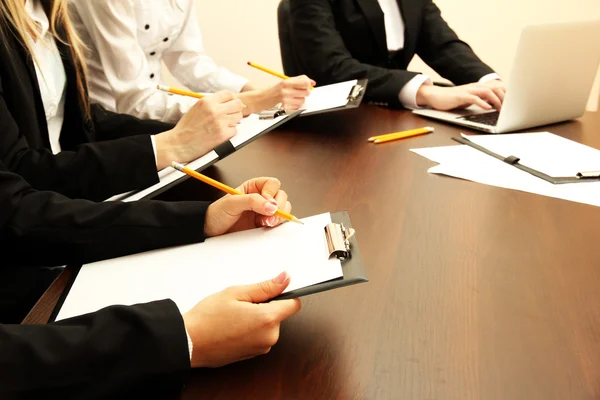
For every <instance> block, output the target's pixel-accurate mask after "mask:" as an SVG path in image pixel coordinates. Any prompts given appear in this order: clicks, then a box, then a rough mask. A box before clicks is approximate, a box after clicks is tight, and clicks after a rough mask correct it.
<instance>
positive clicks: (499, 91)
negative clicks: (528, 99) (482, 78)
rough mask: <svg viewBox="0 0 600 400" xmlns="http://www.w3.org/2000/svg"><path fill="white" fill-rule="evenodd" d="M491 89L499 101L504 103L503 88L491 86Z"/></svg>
mask: <svg viewBox="0 0 600 400" xmlns="http://www.w3.org/2000/svg"><path fill="white" fill-rule="evenodd" d="M492 90H493V91H494V93H496V96H498V98H499V99H500V102H501V103H504V95H505V94H506V92H505V91H504V89H503V88H501V87H494V88H492Z"/></svg>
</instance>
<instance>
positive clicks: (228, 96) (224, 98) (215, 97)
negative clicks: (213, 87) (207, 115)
mask: <svg viewBox="0 0 600 400" xmlns="http://www.w3.org/2000/svg"><path fill="white" fill-rule="evenodd" d="M207 98H208V99H210V100H211V101H215V102H217V103H226V102H228V101H231V100H234V99H235V98H236V96H235V94H234V93H233V92H231V91H229V90H221V91H220V92H217V93H215V94H212V95H210V96H208V97H207Z"/></svg>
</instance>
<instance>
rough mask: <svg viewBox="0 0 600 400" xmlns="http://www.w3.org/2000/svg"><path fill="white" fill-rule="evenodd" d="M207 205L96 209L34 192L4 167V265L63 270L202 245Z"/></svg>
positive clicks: (0, 201) (0, 237) (0, 179)
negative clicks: (171, 247)
mask: <svg viewBox="0 0 600 400" xmlns="http://www.w3.org/2000/svg"><path fill="white" fill-rule="evenodd" d="M207 207H208V203H203V202H175V203H169V202H161V201H137V202H133V203H121V202H105V203H93V202H90V201H87V200H71V199H68V198H66V197H63V196H61V195H59V194H56V193H53V192H39V191H36V190H33V189H31V187H29V185H28V184H27V183H26V182H24V181H23V179H22V178H21V177H19V176H18V175H15V174H12V173H9V172H6V171H3V166H2V164H0V210H1V211H0V244H1V246H0V247H1V248H2V249H10V251H3V252H2V257H3V260H2V261H3V262H2V264H4V263H7V264H18V265H45V266H49V265H64V264H69V263H86V262H92V261H98V260H102V259H106V258H113V257H119V256H122V255H126V254H132V253H137V252H142V251H147V250H152V249H156V248H161V247H167V246H173V245H181V244H188V243H195V242H199V241H202V240H204V218H205V214H206V209H207Z"/></svg>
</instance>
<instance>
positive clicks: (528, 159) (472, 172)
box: [411, 132, 600, 206]
mask: <svg viewBox="0 0 600 400" xmlns="http://www.w3.org/2000/svg"><path fill="white" fill-rule="evenodd" d="M463 136H465V137H466V138H468V139H469V140H471V141H472V142H474V143H476V144H478V145H480V146H483V147H485V148H486V149H488V150H490V151H493V152H494V153H496V154H499V155H501V156H503V157H508V156H511V155H512V156H516V157H518V158H519V159H520V163H521V164H522V165H525V166H527V167H530V168H534V169H537V170H539V171H541V172H544V173H545V174H548V175H551V176H574V175H576V174H577V172H582V171H597V170H600V151H599V150H596V149H593V148H591V147H588V146H584V145H582V144H579V143H576V142H573V141H571V140H568V139H564V138H562V137H559V136H556V135H553V134H551V133H549V132H539V133H520V134H511V135H493V136H491V135H490V136H474V135H473V136H466V135H463ZM411 151H413V152H415V153H417V154H419V155H421V156H423V157H426V158H428V159H430V160H432V161H435V162H437V163H439V165H437V166H435V167H432V168H430V169H429V170H428V172H429V173H433V174H442V175H448V176H453V177H456V178H460V179H466V180H470V181H473V182H478V183H483V184H486V185H491V186H496V187H502V188H507V189H514V190H520V191H523V192H529V193H535V194H539V195H543V196H548V197H555V198H559V199H564V200H569V201H574V202H578V203H584V204H590V205H594V206H600V181H597V180H596V181H589V182H582V183H567V184H552V183H550V182H547V181H545V180H543V179H540V178H537V177H535V176H533V175H531V174H529V173H527V172H525V171H522V170H520V169H518V168H515V167H514V166H512V165H509V164H507V163H505V162H503V161H501V160H498V159H496V158H494V157H491V156H489V155H487V154H485V153H483V152H481V151H479V150H476V149H474V148H472V147H470V146H466V145H458V146H445V147H431V148H422V149H412V150H411Z"/></svg>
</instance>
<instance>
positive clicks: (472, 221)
mask: <svg viewBox="0 0 600 400" xmlns="http://www.w3.org/2000/svg"><path fill="white" fill-rule="evenodd" d="M424 125H433V126H435V128H436V131H435V133H434V134H432V135H428V136H421V137H416V138H412V139H408V140H404V141H398V142H395V143H390V144H385V145H379V146H376V145H372V144H368V143H367V142H366V139H367V138H368V137H369V136H371V135H373V134H379V133H387V132H392V131H398V130H404V129H409V128H414V127H420V126H424ZM538 130H539V129H538ZM543 130H550V131H552V132H553V133H556V134H560V135H563V136H565V137H568V138H570V139H573V140H576V141H579V142H582V143H585V144H589V145H592V146H594V147H596V148H600V113H595V114H593V113H588V114H586V115H585V117H584V118H582V119H581V120H579V121H575V122H569V123H564V124H559V125H555V126H550V127H545V128H543ZM458 133H459V130H458V129H457V128H455V127H451V126H448V125H443V124H436V123H433V122H432V121H426V120H423V119H421V118H418V117H415V116H413V115H411V114H410V113H408V112H399V111H389V110H385V109H379V108H374V107H369V106H363V107H361V108H360V109H358V110H353V111H344V112H340V113H333V114H326V115H321V116H314V117H309V118H302V119H297V120H296V121H293V122H292V123H291V124H289V125H287V126H285V127H284V128H282V129H280V130H278V131H276V132H273V133H271V134H269V135H267V136H265V137H263V138H261V139H260V140H258V141H256V142H255V143H253V144H251V145H249V146H247V147H246V148H244V149H243V150H242V151H240V152H238V153H235V154H233V155H231V156H230V157H228V158H227V159H225V160H223V161H221V162H219V164H218V166H217V167H215V168H213V169H212V170H211V172H210V173H211V174H212V175H213V176H218V178H219V179H222V180H223V181H225V182H227V183H230V184H237V183H240V182H242V181H244V180H246V179H248V178H251V177H254V176H259V175H275V176H277V177H278V178H279V179H281V181H282V182H283V184H284V189H285V190H286V191H287V192H288V193H289V195H290V199H291V201H292V203H293V205H294V213H295V214H296V215H298V216H300V217H302V216H308V215H312V214H316V213H321V212H325V211H337V210H348V212H349V214H350V217H351V218H352V223H353V225H354V227H355V228H356V230H357V238H358V242H359V244H360V248H361V251H362V256H363V259H364V263H365V265H366V267H367V272H368V276H369V279H370V283H368V284H362V285H358V286H353V287H349V288H344V289H339V290H333V291H330V292H327V293H323V294H318V295H313V296H309V297H307V298H304V299H303V310H302V312H301V313H300V314H298V315H297V316H295V317H293V318H292V319H290V320H288V321H286V322H285V323H284V324H283V327H282V332H281V338H280V341H279V343H278V345H277V346H275V347H274V348H273V350H272V351H271V353H269V354H268V355H266V356H262V357H258V358H256V359H253V360H250V361H246V362H242V363H238V364H234V365H231V366H228V367H225V368H220V369H215V370H197V371H194V372H193V373H192V377H191V379H190V381H189V384H188V385H187V387H186V389H185V391H184V393H183V396H182V398H183V399H196V398H203V399H461V400H462V399H511V400H514V399H528V400H531V399H543V400H549V399H561V400H562V399H593V398H599V397H600V254H599V252H598V250H599V248H600V245H599V244H598V238H599V232H600V209H599V208H596V207H592V206H587V205H583V204H577V203H572V202H567V201H564V200H558V199H553V198H548V197H542V196H538V195H534V194H529V193H522V192H517V191H512V190H507V189H500V188H494V187H490V186H485V185H481V184H476V183H472V182H467V181H462V180H459V179H453V178H448V177H441V176H436V175H428V174H427V172H426V171H427V168H429V167H430V166H433V165H435V164H434V163H432V162H430V161H428V160H427V159H424V158H422V157H420V156H418V155H416V154H413V153H411V152H409V151H408V150H409V149H410V148H415V147H426V146H439V145H450V144H455V143H454V142H452V141H451V140H450V137H451V136H453V135H457V134H458ZM202 190H204V189H202ZM199 191H201V189H199V184H198V183H197V182H191V181H188V182H186V183H184V184H182V185H180V186H179V187H177V188H175V189H174V190H172V191H171V193H167V194H165V195H164V196H163V197H164V198H167V199H171V198H178V197H181V196H185V197H190V196H191V197H195V196H197V195H198V193H199ZM213 195H214V193H213ZM273 261H274V262H278V263H280V264H281V266H282V269H283V268H285V260H273ZM46 308H47V307H46ZM33 314H35V312H34V313H33Z"/></svg>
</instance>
